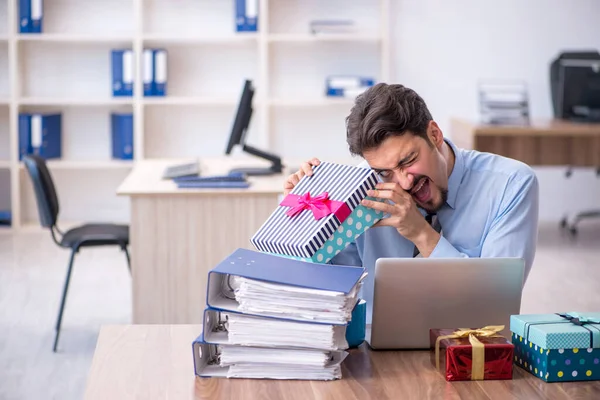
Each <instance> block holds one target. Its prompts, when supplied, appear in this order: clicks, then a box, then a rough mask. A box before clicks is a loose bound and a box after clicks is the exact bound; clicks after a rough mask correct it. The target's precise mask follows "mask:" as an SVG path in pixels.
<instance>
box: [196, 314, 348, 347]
mask: <svg viewBox="0 0 600 400" xmlns="http://www.w3.org/2000/svg"><path fill="white" fill-rule="evenodd" d="M204 321H205V322H204V329H205V330H204V340H205V341H207V342H210V343H217V344H236V345H241V346H258V347H283V348H310V349H319V350H345V349H347V348H348V342H347V341H346V326H345V325H333V324H315V323H308V322H298V321H290V320H285V319H275V318H267V317H257V316H252V315H245V314H240V313H236V312H228V311H220V310H214V309H207V310H205V312H204Z"/></svg>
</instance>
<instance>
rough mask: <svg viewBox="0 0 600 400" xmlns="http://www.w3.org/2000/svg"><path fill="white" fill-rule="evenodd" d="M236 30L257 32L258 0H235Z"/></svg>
mask: <svg viewBox="0 0 600 400" xmlns="http://www.w3.org/2000/svg"><path fill="white" fill-rule="evenodd" d="M235 9H236V18H235V22H236V31H237V32H256V31H257V30H258V0H235Z"/></svg>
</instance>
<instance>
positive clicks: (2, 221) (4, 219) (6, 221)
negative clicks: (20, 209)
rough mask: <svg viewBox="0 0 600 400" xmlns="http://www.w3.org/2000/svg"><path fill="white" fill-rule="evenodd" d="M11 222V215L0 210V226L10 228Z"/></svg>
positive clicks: (7, 211)
mask: <svg viewBox="0 0 600 400" xmlns="http://www.w3.org/2000/svg"><path fill="white" fill-rule="evenodd" d="M11 221H12V213H11V211H10V210H0V225H3V226H10V224H11Z"/></svg>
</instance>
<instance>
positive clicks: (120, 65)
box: [111, 49, 133, 97]
mask: <svg viewBox="0 0 600 400" xmlns="http://www.w3.org/2000/svg"><path fill="white" fill-rule="evenodd" d="M111 59H112V91H113V96H117V97H119V96H133V51H132V50H129V49H126V50H123V49H119V50H113V51H112V52H111Z"/></svg>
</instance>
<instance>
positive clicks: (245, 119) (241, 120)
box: [225, 80, 283, 175]
mask: <svg viewBox="0 0 600 400" xmlns="http://www.w3.org/2000/svg"><path fill="white" fill-rule="evenodd" d="M253 96H254V87H253V86H252V81H250V80H246V81H245V82H244V88H243V90H242V96H241V98H240V102H239V105H238V109H237V113H236V116H235V120H234V121H233V127H232V128H231V134H230V135H229V142H228V143H227V148H226V149H225V154H227V155H229V154H231V151H232V150H233V148H234V147H235V146H241V148H242V150H243V151H244V152H246V153H248V154H252V155H253V156H256V157H260V158H263V159H265V160H268V161H270V162H271V166H270V167H267V168H256V167H243V168H235V169H233V170H231V171H230V172H231V173H244V174H246V175H273V174H279V173H281V172H282V170H283V165H282V163H281V158H280V157H278V156H277V155H275V154H271V153H267V152H265V151H263V150H259V149H257V148H254V147H252V146H248V145H247V144H246V134H247V132H248V126H249V125H250V119H251V118H252V98H253Z"/></svg>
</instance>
